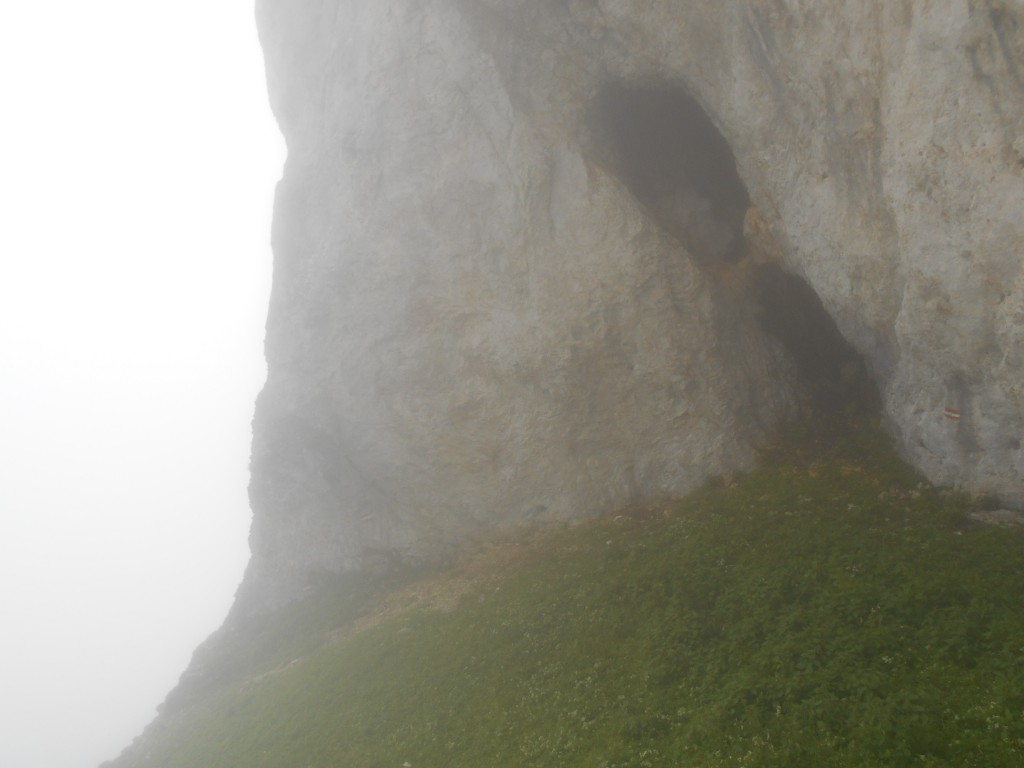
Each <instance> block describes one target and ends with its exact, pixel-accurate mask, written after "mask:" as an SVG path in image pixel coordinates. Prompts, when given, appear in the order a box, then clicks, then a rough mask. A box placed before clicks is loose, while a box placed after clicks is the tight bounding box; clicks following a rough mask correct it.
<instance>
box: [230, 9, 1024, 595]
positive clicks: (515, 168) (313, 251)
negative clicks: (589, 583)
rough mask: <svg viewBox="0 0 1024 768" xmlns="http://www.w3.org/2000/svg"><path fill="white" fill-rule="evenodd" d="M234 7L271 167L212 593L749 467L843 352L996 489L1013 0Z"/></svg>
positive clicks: (1011, 360)
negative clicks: (229, 496)
mask: <svg viewBox="0 0 1024 768" xmlns="http://www.w3.org/2000/svg"><path fill="white" fill-rule="evenodd" d="M258 18H259V23H260V30H261V36H262V40H263V45H264V49H265V52H266V57H267V67H268V80H269V85H270V93H271V100H272V103H273V107H274V110H275V113H276V115H277V117H278V119H279V122H280V124H281V127H282V130H283V131H284V134H285V136H286V139H287V143H288V150H289V155H288V162H287V166H286V169H285V174H284V178H283V180H282V181H281V184H280V186H279V189H278V197H277V204H276V212H275V220H274V235H273V238H274V249H275V267H274V287H273V296H272V301H271V310H270V316H269V320H268V327H267V356H268V362H269V370H270V373H269V380H268V383H267V387H266V389H265V391H264V392H263V394H262V395H261V397H260V400H259V404H258V409H257V415H256V422H255V441H254V453H253V483H252V494H251V495H252V501H253V508H254V525H253V532H252V547H253V561H252V564H251V566H250V571H249V574H248V576H247V580H246V585H245V587H244V589H243V593H242V599H243V604H248V605H250V606H253V607H256V606H266V605H270V604H273V603H275V602H278V601H280V600H283V599H287V598H288V597H291V596H293V595H295V594H296V593H297V592H298V591H299V590H300V589H301V587H302V585H303V583H304V581H305V579H306V578H307V577H308V575H309V574H311V573H315V572H316V571H320V570H328V571H336V570H340V569H344V568H349V567H359V566H362V565H366V564H368V563H371V562H374V561H379V560H387V559H389V558H400V559H408V558H417V557H424V558H431V557H436V556H437V555H439V554H443V553H444V552H445V551H447V550H449V549H450V548H451V547H453V546H454V545H456V544H457V543H458V542H460V541H463V540H465V539H467V538H472V537H474V536H476V535H479V534H483V533H485V532H487V531H491V530H493V529H495V528H496V527H500V526H503V525H515V524H520V523H523V522H527V521H533V520H557V519H567V518H572V517H577V516H581V515H586V514H593V513H599V512H602V511H606V510H608V509H610V508H612V507H615V506H616V505H620V504H623V503H625V502H629V501H630V500H633V499H636V498H639V497H650V496H657V495H660V494H668V493H677V492H681V491H686V490H688V489H690V488H692V487H693V486H694V485H695V484H697V483H699V482H700V481H701V480H703V479H704V478H705V477H707V476H708V475H711V474H719V473H723V472H728V471H731V470H735V469H741V468H744V467H747V466H749V465H750V464H751V462H752V460H753V456H754V448H755V447H756V445H757V444H758V442H759V441H761V440H763V439H764V438H765V437H766V436H767V435H768V434H770V432H771V430H772V429H773V428H774V427H775V426H776V425H777V424H778V423H779V422H780V420H782V419H783V418H785V417H786V416H787V415H792V414H793V413H795V412H798V411H799V410H800V409H801V408H806V407H829V408H840V409H841V408H843V407H844V405H847V404H849V403H853V402H854V401H855V400H857V399H858V397H859V395H858V394H857V390H856V388H855V387H852V386H847V382H848V381H849V380H850V378H851V377H855V376H856V372H857V369H858V366H860V365H861V363H860V360H859V359H858V357H857V355H856V354H854V353H853V352H852V351H851V350H849V349H846V348H845V347H844V344H845V343H846V342H849V344H851V345H852V348H855V349H856V350H857V351H858V352H859V353H860V354H861V355H862V356H863V360H864V363H865V364H866V367H867V370H868V371H869V373H870V376H871V377H872V379H873V381H874V383H875V384H876V385H877V388H878V391H879V393H880V395H881V401H882V408H883V413H884V416H885V418H886V420H887V423H888V424H889V426H890V428H891V430H892V432H893V434H894V435H895V436H896V437H897V439H898V440H899V442H900V444H901V446H902V448H903V450H904V451H905V453H906V455H907V456H908V458H910V459H911V460H912V461H913V462H914V463H915V464H916V465H917V466H919V467H920V468H921V469H922V470H923V471H924V472H926V473H927V474H928V475H929V476H930V477H932V478H933V479H935V480H937V481H939V482H943V483H956V484H961V485H964V486H966V487H967V488H969V489H971V490H974V491H979V492H990V493H996V494H999V495H1001V496H1002V497H1003V498H1004V499H1006V500H1007V501H1008V502H1010V503H1018V504H1019V503H1020V501H1021V499H1022V498H1024V490H1022V488H1024V486H1022V480H1021V477H1022V475H1024V451H1022V448H1021V443H1020V436H1021V427H1022V420H1024V418H1022V410H1024V409H1022V391H1021V383H1020V379H1021V372H1022V370H1024V365H1022V362H1024V361H1022V356H1024V276H1022V271H1021V264H1022V252H1021V248H1022V244H1024V188H1022V178H1024V122H1022V118H1024V10H1022V8H1021V6H1020V4H1019V3H1016V2H1012V3H1011V2H1008V1H1006V2H1000V1H999V0H974V1H968V0H941V1H939V2H934V1H933V0H906V1H903V2H899V1H895V2H891V1H889V0H885V1H884V2H883V0H875V1H874V2H865V1H864V0H857V1H856V2H852V1H847V2H843V1H842V0H813V1H812V0H713V1H712V0H568V1H566V0H561V1H556V0H374V2H372V3H370V2H362V1H361V2H355V1H354V0H259V2H258ZM833 321H834V323H835V325H834V326H833V325H832V322H833ZM801 329H803V331H802V330H801ZM844 339H845V342H844ZM949 409H953V410H949ZM947 413H948V414H949V415H951V416H955V415H956V414H957V413H959V419H953V418H949V417H948V416H947V415H946V414H947ZM246 601H248V603H246Z"/></svg>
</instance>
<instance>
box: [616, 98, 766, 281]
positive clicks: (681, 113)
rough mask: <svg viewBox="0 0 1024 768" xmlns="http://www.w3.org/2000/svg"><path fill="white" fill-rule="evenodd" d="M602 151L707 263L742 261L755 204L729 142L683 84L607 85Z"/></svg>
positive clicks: (661, 221) (664, 224)
mask: <svg viewBox="0 0 1024 768" xmlns="http://www.w3.org/2000/svg"><path fill="white" fill-rule="evenodd" d="M596 106H597V110H596V111H597V115H596V118H597V120H596V123H597V125H598V126H599V130H598V131H597V132H596V133H597V135H598V140H599V144H600V147H601V154H602V155H604V159H605V160H606V162H607V163H608V164H609V165H610V166H611V168H612V170H614V171H615V173H616V175H618V177H619V178H620V179H622V181H623V182H624V183H625V184H626V186H627V187H628V188H629V190H630V191H631V192H632V193H633V196H634V197H636V199H637V200H638V201H640V203H642V204H643V205H644V207H645V208H647V210H648V211H649V212H650V214H651V216H652V217H653V218H654V219H655V220H656V221H657V222H658V223H659V224H660V225H661V226H662V228H663V229H665V230H666V231H667V232H669V233H670V234H672V235H674V236H675V237H676V238H677V239H678V240H679V241H680V242H681V243H682V244H683V246H684V247H685V248H686V249H687V250H688V251H689V252H690V253H691V254H692V255H693V257H694V258H695V259H697V260H698V261H699V262H701V263H703V264H716V263H726V264H733V263H736V262H738V261H740V260H741V259H742V258H743V256H744V255H745V253H746V248H745V245H744V241H743V217H744V215H745V214H746V212H747V208H749V207H750V197H749V195H748V194H747V189H746V187H745V186H744V184H743V181H742V180H741V179H740V175H739V172H738V171H737V170H736V159H735V157H734V156H733V152H732V148H731V147H730V146H729V142H728V141H726V139H725V137H724V136H722V134H721V133H720V132H719V130H718V129H717V128H716V127H715V124H714V123H713V122H712V121H711V118H710V117H708V114H707V113H706V112H705V111H704V109H703V108H702V107H701V106H700V104H698V103H697V100H696V99H694V98H693V97H692V96H690V95H689V94H688V93H687V92H686V91H685V90H682V89H681V88H670V87H663V88H657V87H651V88H631V87H627V86H624V85H619V84H614V85H609V86H607V87H606V88H605V89H604V91H603V92H602V93H601V94H600V96H598V99H597V105H596Z"/></svg>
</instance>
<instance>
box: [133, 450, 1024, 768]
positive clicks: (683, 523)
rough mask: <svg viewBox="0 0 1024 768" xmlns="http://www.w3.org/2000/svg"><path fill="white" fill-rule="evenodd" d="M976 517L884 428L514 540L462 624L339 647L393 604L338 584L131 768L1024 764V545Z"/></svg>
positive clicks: (428, 584) (476, 591)
mask: <svg viewBox="0 0 1024 768" xmlns="http://www.w3.org/2000/svg"><path fill="white" fill-rule="evenodd" d="M808 455H813V456H815V457H816V458H815V459H814V460H811V459H810V458H808ZM970 508H971V507H970V501H969V500H968V499H967V498H965V497H964V496H962V495H958V494H955V493H948V492H943V491H940V490H937V489H935V488H932V487H930V486H928V485H927V484H925V483H923V482H922V481H921V479H920V478H919V477H917V476H916V475H915V474H914V473H913V472H912V471H911V470H909V469H908V468H907V467H906V466H905V465H903V464H902V463H900V462H899V461H898V460H897V459H896V458H895V457H894V456H893V455H892V454H891V453H890V452H889V449H888V448H887V446H886V445H885V443H884V441H883V440H881V439H880V438H879V437H878V435H877V434H876V433H874V432H871V431H867V432H861V433H860V434H859V435H858V436H855V437H854V438H851V439H849V440H848V441H847V442H846V443H845V444H844V450H842V451H840V450H825V449H822V448H820V447H819V449H818V450H816V451H794V450H789V451H783V452H779V453H777V454H776V455H774V456H772V457H769V458H767V459H766V461H765V463H764V466H763V467H762V468H761V469H759V470H757V471H755V472H753V473H751V474H750V475H748V476H746V477H745V478H743V479H741V480H739V481H738V482H737V483H735V484H734V485H732V486H729V487H727V486H726V485H725V484H724V483H717V484H711V485H709V486H708V487H706V488H704V489H702V490H701V491H699V492H697V493H695V494H693V495H691V496H690V497H688V498H686V499H685V500H683V501H680V502H674V503H672V504H670V505H660V506H651V507H649V508H648V509H647V510H646V511H645V513H644V514H632V513H630V514H624V515H622V516H619V517H618V518H608V519H601V520H597V521H592V522H589V523H586V524H582V525H579V526H577V527H574V528H564V529H560V530H555V531H549V532H545V533H544V535H543V536H537V535H534V536H533V538H531V539H530V540H528V541H524V542H523V543H520V544H518V545H512V544H508V545H507V547H508V548H510V549H511V550H513V551H515V552H516V553H517V554H516V556H515V557H511V558H507V562H505V564H504V565H501V566H500V567H498V566H496V567H495V568H494V571H493V572H492V573H490V574H488V575H487V577H486V578H480V579H478V580H477V581H475V582H473V583H472V584H471V585H470V586H469V588H468V591H467V590H465V589H461V590H458V594H459V595H460V596H461V599H460V600H459V602H458V605H457V607H456V608H455V609H454V610H449V611H439V610H433V609H430V608H426V607H423V603H422V601H420V602H416V601H413V600H411V599H409V601H408V602H409V603H410V607H408V608H407V609H405V610H400V609H395V608H394V602H395V601H392V609H391V610H389V611H386V612H383V613H381V614H380V616H379V618H378V619H377V620H376V621H375V622H372V623H371V626H369V628H364V629H362V630H360V631H356V632H353V631H351V629H350V630H349V631H348V632H347V633H346V634H345V636H344V637H343V639H340V640H337V639H335V640H334V641H333V642H328V638H329V637H331V634H332V632H335V631H336V630H337V628H339V627H342V628H344V627H349V628H351V622H352V620H353V617H355V616H357V615H360V614H364V615H365V614H367V613H369V612H372V611H373V610H374V608H373V606H374V605H375V604H377V603H379V596H380V594H381V592H380V587H379V585H378V589H377V591H376V592H375V591H374V589H372V588H371V587H370V585H368V584H367V583H365V582H364V583H362V585H361V586H359V587H358V588H357V587H356V586H354V585H353V584H352V583H350V582H346V581H340V582H336V583H332V584H326V585H324V586H323V587H322V588H321V590H320V592H319V594H318V595H317V596H316V597H315V598H313V599H311V600H309V601H307V602H306V603H304V604H301V605H299V606H295V607H293V608H292V609H290V611H289V612H286V613H283V614H279V615H277V616H274V617H272V618H271V619H270V620H268V621H267V622H266V624H265V625H263V626H262V628H261V627H257V626H253V627H250V628H249V629H248V631H246V632H244V633H236V634H235V636H233V637H230V638H228V637H222V638H221V639H220V640H219V641H218V643H219V645H218V650H217V651H216V653H214V652H213V651H211V652H210V653H209V659H210V663H211V664H216V663H217V660H218V659H219V660H220V663H227V662H226V660H228V659H231V658H236V659H242V660H244V661H243V662H237V661H236V663H235V664H234V666H231V665H230V664H229V665H228V666H229V667H231V669H232V672H231V673H230V674H222V675H220V676H216V675H213V676H211V678H210V679H211V680H213V681H214V682H208V683H207V684H206V685H205V686H199V687H196V688H195V689H194V690H193V691H192V694H191V696H189V697H185V698H184V699H183V701H184V703H183V704H181V705H180V706H178V707H176V708H174V710H173V711H168V712H166V713H165V714H164V715H163V716H162V717H161V718H160V719H159V720H158V721H157V723H156V725H155V726H153V727H152V728H151V729H150V730H149V731H148V733H147V735H146V737H145V739H144V740H143V741H142V742H140V743H139V744H138V745H137V746H136V748H135V749H134V750H133V751H132V752H131V753H130V754H129V755H127V756H126V757H125V758H124V759H123V760H122V761H120V762H118V764H117V765H118V766H119V768H127V767H128V766H150V765H152V766H159V768H185V767H186V766H187V767H189V768H227V767H229V766H230V767H231V768H239V767H242V766H244V767H245V768H260V767H262V766H267V767H268V768H269V767H271V766H273V768H282V767H283V766H287V767H288V768H339V767H341V766H344V767H346V768H349V767H350V768H399V767H400V766H402V765H403V764H405V763H409V764H410V765H412V766H413V767H414V768H428V767H435V766H436V767H437V768H442V767H443V768H460V767H465V768H498V767H500V766H509V767H510V768H511V767H512V766H515V767H517V768H526V767H530V766H535V767H536V768H541V767H548V766H550V767H551V768H555V767H558V768H565V767H568V766H587V767H588V768H602V767H603V766H607V767H608V768H611V767H612V766H674V767H676V766H693V767H694V768H698V767H699V768H711V767H712V766H765V767H767V766H779V767H780V768H781V767H783V766H785V767H786V768H793V767H795V766H808V767H809V768H810V767H814V768H820V767H823V766H851V767H852V766H857V768H865V767H868V766H886V767H892V766H985V767H986V768H997V767H998V766H1007V767H1009V766H1013V767H1014V768H1016V767H1017V766H1019V765H1022V764H1024V605H1022V599H1024V568H1022V565H1024V560H1022V556H1024V552H1022V543H1024V541H1022V535H1021V533H1019V532H1018V531H1016V530H1009V529H1001V528H993V527H988V526H982V525H978V524H971V523H970V522H969V520H968V519H967V517H966V512H967V511H969V510H970ZM465 573H467V572H466V571H463V572H462V575H463V576H465ZM417 578H422V577H417ZM409 579H410V580H414V579H413V577H409ZM448 583H449V582H447V581H446V578H445V576H444V575H435V576H433V577H430V578H426V579H425V580H424V581H423V584H424V585H425V586H424V587H423V589H428V590H429V589H434V590H435V591H441V592H443V591H444V589H445V588H446V587H445V585H446V584H448ZM451 583H455V582H451ZM392 587H394V584H392V585H389V586H388V588H389V589H390V588H392ZM407 594H412V593H411V592H409V593H407ZM374 595H377V597H374ZM282 628H285V629H282ZM292 654H295V655H294V656H293V655H292ZM293 658H300V660H299V661H297V662H295V663H291V664H290V665H287V664H285V665H283V666H282V662H283V661H286V660H288V661H290V660H291V659H293ZM246 666H248V667H249V675H250V677H251V676H253V675H257V674H262V673H265V672H267V671H268V670H271V669H274V668H276V669H277V671H276V672H273V673H272V674H269V675H263V676H262V677H258V678H257V679H255V680H250V681H248V682H246V681H245V677H246V670H245V667H246Z"/></svg>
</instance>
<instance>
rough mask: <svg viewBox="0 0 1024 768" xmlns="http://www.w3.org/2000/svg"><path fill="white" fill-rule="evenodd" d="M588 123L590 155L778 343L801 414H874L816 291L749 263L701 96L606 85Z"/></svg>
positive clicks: (874, 399)
mask: <svg viewBox="0 0 1024 768" xmlns="http://www.w3.org/2000/svg"><path fill="white" fill-rule="evenodd" d="M589 120H590V131H589V133H590V141H591V146H592V150H593V152H594V154H595V156H596V159H597V160H598V162H600V163H601V164H602V165H604V166H605V167H607V168H608V169H610V170H611V171H612V172H613V173H614V174H615V175H616V176H618V177H619V179H620V180H621V181H622V182H623V184H624V185H625V186H626V187H627V188H628V189H629V191H630V192H631V193H632V195H633V196H634V197H635V198H636V200H637V201H638V202H639V203H640V204H641V205H642V206H643V208H644V209H645V210H646V211H647V212H648V214H649V215H650V216H651V218H652V219H653V220H654V221H655V222H656V223H657V224H658V226H659V227H661V228H662V229H663V230H664V231H665V232H667V233H669V234H670V235H672V236H673V237H674V238H675V239H676V240H678V241H679V243H680V244H681V245H682V246H683V248H684V249H685V252H686V253H687V254H688V255H689V256H690V257H691V258H692V259H693V260H694V262H695V263H696V264H697V265H698V266H699V267H701V268H702V269H704V270H705V271H707V272H708V273H709V274H712V275H713V276H715V277H716V278H717V279H720V280H721V281H722V282H723V283H728V284H729V285H730V286H731V287H730V289H729V290H727V291H723V295H724V296H729V297H730V299H729V300H731V301H737V302H743V303H745V304H746V308H748V309H750V310H752V312H753V315H754V317H755V318H756V319H757V322H758V324H759V325H760V327H761V329H762V330H763V331H764V332H765V333H766V334H768V335H769V336H771V337H772V338H774V339H775V340H776V341H778V342H779V343H781V344H782V346H783V347H784V348H785V350H786V352H787V353H788V355H789V357H790V358H791V361H792V364H793V367H794V368H795V370H796V372H797V374H798V376H799V379H800V389H801V394H802V397H803V403H802V407H801V408H799V412H800V414H801V415H802V416H803V417H805V418H804V419H803V420H805V421H808V422H809V423H813V424H816V425H818V426H821V427H828V428H834V427H837V426H840V425H842V424H845V423H847V422H848V421H849V420H850V419H851V418H858V419H860V418H863V417H866V416H867V417H873V416H877V415H878V414H879V412H880V408H881V403H880V398H879V396H878V392H877V388H876V387H875V385H874V382H873V381H872V380H871V377H870V376H869V373H868V370H867V366H866V365H865V364H864V361H863V359H862V358H861V356H860V354H859V353H858V352H857V351H856V350H855V349H854V348H853V347H852V346H851V345H850V344H849V343H848V342H847V341H846V339H845V338H844V337H843V335H842V334H841V333H840V331H839V329H838V328H837V327H836V324H835V322H834V320H833V319H832V317H831V316H830V315H829V313H828V311H827V310H826V309H825V307H824V305H823V304H822V302H821V300H820V298H819V297H818V295H817V294H816V293H815V292H814V289H813V288H812V287H811V286H810V285H809V284H808V283H807V282H806V281H805V280H804V279H803V278H801V277H799V276H797V275H795V274H793V273H791V272H788V271H786V270H785V269H784V268H783V267H782V266H781V265H780V264H778V263H776V262H774V261H771V260H766V259H765V258H764V254H760V256H759V258H758V259H757V260H756V263H755V259H754V257H753V256H752V255H751V253H752V250H753V249H752V248H751V247H750V245H749V244H748V243H747V241H746V239H745V236H744V219H745V217H746V215H747V212H748V210H749V209H750V206H751V201H750V195H749V194H748V192H747V188H746V185H745V184H744V182H743V179H742V178H741V176H740V174H739V171H738V169H737V164H736V158H735V155H734V154H733V151H732V148H731V146H730V145H729V142H728V141H727V140H726V138H725V137H724V136H723V135H722V133H721V132H720V131H719V130H718V128H717V127H716V126H715V123H714V121H713V120H712V119H711V117H710V116H709V115H708V114H707V112H706V111H705V110H704V109H703V108H702V107H701V105H700V103H699V102H698V101H697V100H696V99H695V98H694V97H693V96H692V95H691V94H690V93H688V92H687V91H686V90H685V89H683V88H680V87H678V86H673V85H671V84H665V85H659V86H651V85H642V86H631V85H628V84H624V83H611V84H609V85H607V86H606V87H605V88H604V89H603V90H602V91H601V92H600V93H599V94H598V96H597V98H596V99H595V101H594V105H593V107H592V109H591V113H590V116H589Z"/></svg>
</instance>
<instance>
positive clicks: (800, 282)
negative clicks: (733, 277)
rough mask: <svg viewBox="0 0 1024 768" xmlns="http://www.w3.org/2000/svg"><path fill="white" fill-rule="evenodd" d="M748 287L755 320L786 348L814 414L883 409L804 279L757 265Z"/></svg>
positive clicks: (862, 366)
mask: <svg viewBox="0 0 1024 768" xmlns="http://www.w3.org/2000/svg"><path fill="white" fill-rule="evenodd" d="M751 285H752V294H753V295H752V297H751V298H752V300H753V301H754V303H755V305H756V311H757V318H758V322H759V324H760V326H761V328H762V330H764V331H765V332H766V333H768V334H770V335H771V336H774V337H775V338H776V339H778V340H779V341H780V342H781V343H782V345H783V347H785V348H786V351H787V352H788V353H789V355H790V357H791V358H792V360H793V364H794V365H795V367H796V370H797V373H798V375H799V376H800V382H801V384H802V385H803V388H804V391H805V394H806V396H807V399H808V404H809V405H810V406H811V409H812V411H813V412H814V413H815V414H817V415H819V416H830V417H838V416H866V415H871V414H878V413H880V412H881V408H882V403H881V397H880V396H879V394H878V388H877V387H876V386H875V382H874V380H873V379H872V378H871V376H870V374H869V372H868V369H867V366H866V365H865V363H864V359H863V358H862V357H861V355H860V353H858V352H857V350H856V349H854V348H853V346H852V345H851V344H850V343H849V342H848V341H847V340H846V338H845V337H844V336H843V334H842V333H840V332H839V328H838V327H837V326H836V323H835V321H834V320H833V319H832V316H831V315H830V314H829V313H828V310H826V309H825V306H824V305H823V304H822V303H821V299H820V298H819V297H818V294H817V293H815V292H814V289H813V288H812V287H811V286H810V285H809V284H808V283H807V281H806V280H804V279H803V278H801V277H799V276H797V275H794V274H793V273H791V272H787V271H786V270H784V269H782V267H780V266H778V265H776V264H759V265H757V266H756V267H754V279H753V281H752V283H751Z"/></svg>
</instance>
